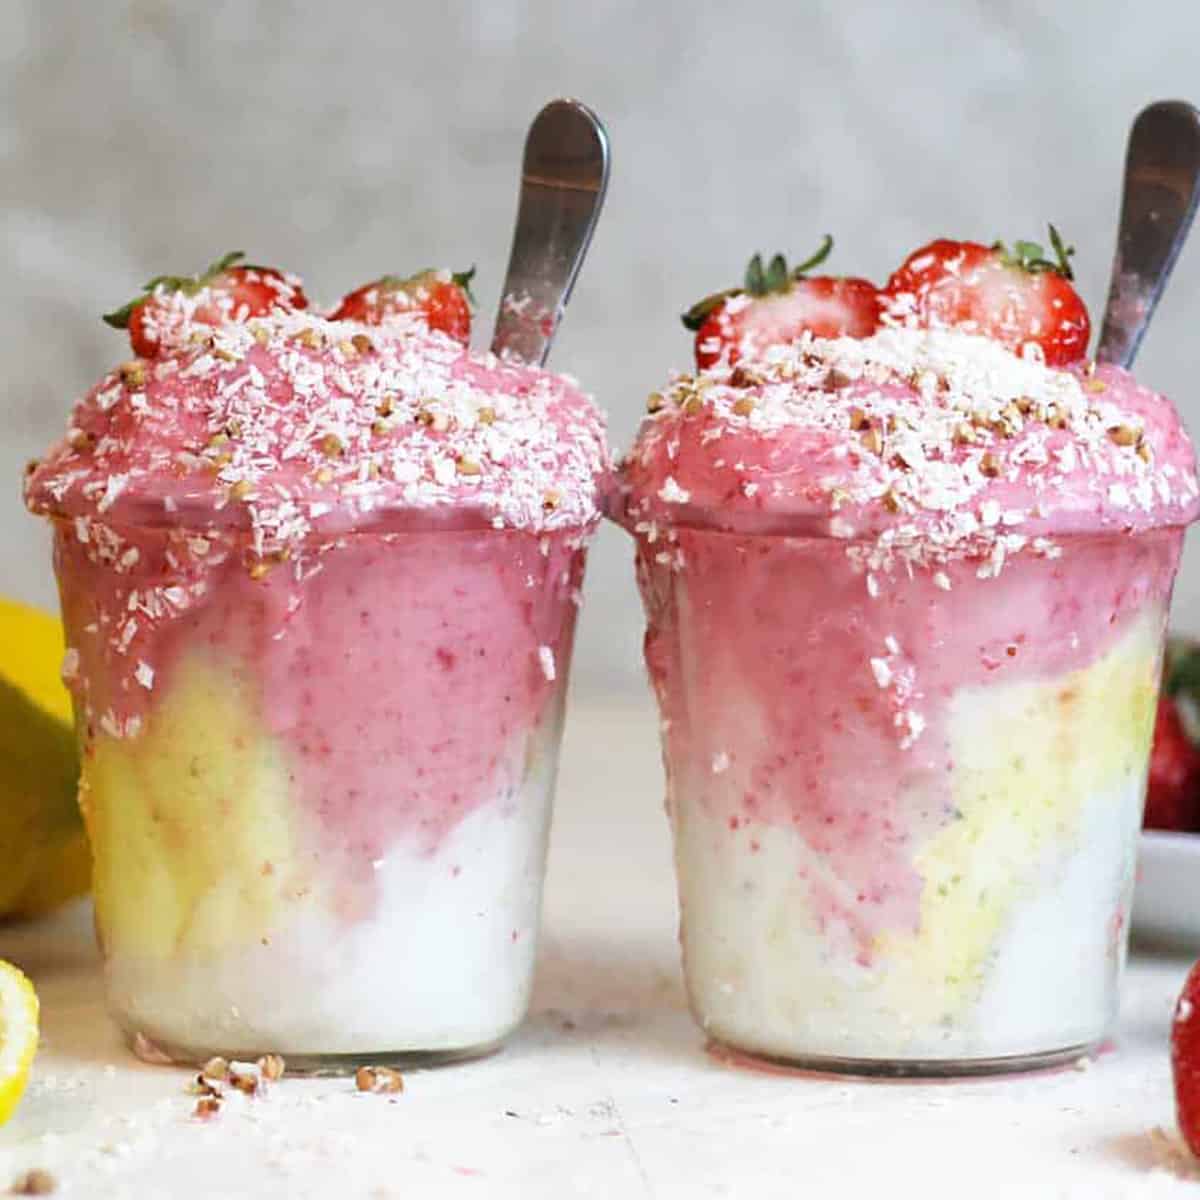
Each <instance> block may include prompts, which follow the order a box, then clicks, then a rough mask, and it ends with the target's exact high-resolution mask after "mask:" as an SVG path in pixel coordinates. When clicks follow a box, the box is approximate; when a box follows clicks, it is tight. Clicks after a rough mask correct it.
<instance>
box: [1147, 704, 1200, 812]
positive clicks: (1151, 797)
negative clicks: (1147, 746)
mask: <svg viewBox="0 0 1200 1200" xmlns="http://www.w3.org/2000/svg"><path fill="white" fill-rule="evenodd" d="M1145 825H1146V828H1147V829H1171V830H1176V831H1178V832H1188V831H1190V830H1197V829H1200V750H1197V749H1196V747H1195V746H1193V745H1192V743H1191V740H1190V739H1189V738H1188V735H1187V733H1186V731H1185V730H1184V727H1183V722H1182V721H1181V720H1180V719H1179V710H1178V709H1177V708H1176V704H1175V699H1174V697H1172V696H1169V695H1167V693H1166V692H1165V691H1164V692H1163V694H1162V695H1161V696H1160V697H1159V699H1158V716H1157V719H1156V720H1155V722H1154V747H1153V749H1152V750H1151V752H1150V780H1149V783H1148V785H1147V788H1146V819H1145Z"/></svg>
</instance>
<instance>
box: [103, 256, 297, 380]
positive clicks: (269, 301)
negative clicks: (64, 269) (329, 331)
mask: <svg viewBox="0 0 1200 1200" xmlns="http://www.w3.org/2000/svg"><path fill="white" fill-rule="evenodd" d="M243 258H245V255H244V254H243V253H242V251H240V250H235V251H233V253H231V254H226V255H225V256H224V257H223V258H219V259H217V261H216V262H214V263H212V264H211V265H210V266H209V267H208V268H207V269H206V270H205V271H203V272H201V273H200V274H199V275H159V276H157V277H156V278H154V279H151V280H150V282H149V283H147V284H146V285H145V287H144V288H143V292H144V294H143V295H141V296H138V297H137V298H136V299H133V300H130V301H129V303H128V304H125V305H123V306H122V307H121V308H118V309H116V311H114V312H110V313H105V315H104V321H105V323H106V324H108V325H111V326H112V327H113V328H114V329H128V330H129V342H130V345H131V346H132V347H133V352H134V353H135V354H136V355H138V356H139V357H140V358H154V357H155V355H157V354H158V352H159V350H160V349H161V348H162V340H163V334H164V332H166V330H167V329H168V328H169V327H170V326H171V325H173V324H176V323H178V317H177V316H173V315H172V314H171V312H170V302H169V299H168V298H169V297H170V296H171V295H172V294H176V293H178V294H182V295H184V296H189V297H195V298H196V300H197V303H196V305H195V307H194V308H193V309H192V311H191V313H190V315H189V317H188V319H189V320H190V321H191V322H193V323H198V324H201V325H214V326H217V325H224V324H226V323H228V322H242V321H248V320H249V319H250V318H251V317H261V316H265V315H266V314H267V313H270V312H274V311H276V310H281V311H284V312H292V311H296V310H298V309H303V308H307V307H308V298H307V297H306V296H305V295H304V292H303V290H302V289H301V287H300V282H299V280H297V279H295V278H294V277H290V276H287V275H284V274H283V273H282V272H281V271H277V270H275V268H274V267H259V266H252V265H250V264H249V263H243V262H242V261H241V260H242V259H243Z"/></svg>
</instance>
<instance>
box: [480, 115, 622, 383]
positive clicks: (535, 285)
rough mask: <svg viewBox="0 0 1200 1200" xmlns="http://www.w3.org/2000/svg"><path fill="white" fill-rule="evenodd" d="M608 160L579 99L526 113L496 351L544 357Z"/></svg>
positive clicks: (603, 140) (599, 131)
mask: <svg viewBox="0 0 1200 1200" xmlns="http://www.w3.org/2000/svg"><path fill="white" fill-rule="evenodd" d="M608 166H609V161H608V134H607V133H606V132H605V129H604V126H603V125H602V124H601V123H600V119H599V117H597V116H596V114H595V113H594V112H592V110H591V109H590V108H588V107H587V106H586V105H583V104H580V103H579V101H578V100H552V101H551V102H550V103H549V104H547V105H546V107H545V108H543V109H542V111H541V112H540V113H538V115H537V116H536V117H535V118H534V119H533V124H532V125H530V127H529V135H528V137H527V138H526V139H525V158H524V161H523V163H522V166H521V192H520V198H519V202H518V207H517V225H516V229H515V230H514V232H513V246H512V254H511V256H510V258H509V260H508V274H507V275H506V276H505V279H504V290H503V292H502V293H501V296H500V311H499V313H498V314H497V316H496V331H495V333H494V334H493V335H492V351H493V352H494V353H495V354H497V355H499V356H501V357H504V358H515V359H518V360H520V361H521V362H526V363H531V364H534V365H536V366H541V365H542V364H543V363H544V362H545V361H546V356H547V355H548V354H549V353H550V344H551V342H553V340H554V335H555V333H556V332H557V331H558V323H559V321H560V320H561V319H562V314H563V310H564V309H565V308H566V306H567V301H568V300H569V299H570V297H571V288H572V287H573V286H574V284H575V277H576V276H577V275H578V274H579V267H580V265H581V264H582V262H583V256H584V255H585V254H586V253H587V248H588V243H589V242H590V241H591V240H592V232H593V230H594V229H595V228H596V220H597V218H598V217H599V215H600V208H601V206H602V205H603V203H604V193H605V190H606V189H607V187H608Z"/></svg>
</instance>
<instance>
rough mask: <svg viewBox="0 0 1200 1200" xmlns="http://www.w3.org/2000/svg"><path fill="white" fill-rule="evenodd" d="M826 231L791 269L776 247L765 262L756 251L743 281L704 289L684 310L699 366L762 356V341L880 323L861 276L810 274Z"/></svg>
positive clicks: (823, 255) (854, 330)
mask: <svg viewBox="0 0 1200 1200" xmlns="http://www.w3.org/2000/svg"><path fill="white" fill-rule="evenodd" d="M832 249H833V238H831V237H830V236H829V235H828V234H826V236H825V237H824V239H823V240H822V242H821V245H820V247H819V248H818V249H817V251H816V253H814V254H813V255H812V256H811V257H809V258H807V259H806V260H805V261H804V262H802V263H801V264H800V265H799V266H798V267H795V268H792V269H789V268H788V265H787V260H786V259H785V258H784V256H783V255H782V254H776V255H775V256H774V258H772V259H771V260H770V262H769V263H767V264H766V265H765V266H764V265H763V260H762V256H761V255H759V254H756V255H755V256H754V257H753V258H752V259H751V260H750V265H749V266H748V267H747V268H746V277H745V279H744V281H743V283H742V286H741V287H737V288H729V289H727V290H726V291H723V292H717V293H715V294H714V295H711V296H706V297H705V298H704V299H703V300H701V301H699V302H698V303H697V304H694V305H693V306H692V307H691V308H689V309H688V311H687V312H686V313H684V314H683V324H684V326H685V327H686V328H687V329H690V330H693V331H695V334H696V365H697V366H698V367H699V368H701V369H702V370H703V369H705V368H708V367H711V366H714V365H715V364H717V363H720V362H724V363H727V364H729V365H730V366H732V365H733V364H734V363H736V362H737V361H738V360H739V359H742V358H752V357H755V356H757V355H760V354H761V353H762V352H763V351H764V350H765V349H766V348H767V347H768V346H772V345H777V344H783V343H787V342H793V341H795V340H796V339H797V338H798V337H800V335H801V334H803V333H805V332H808V333H811V334H812V335H813V336H814V337H822V338H834V337H869V336H870V335H871V334H872V333H874V332H875V330H876V328H877V327H878V324H879V295H878V291H877V290H876V287H875V285H874V284H873V283H871V282H870V281H869V280H866V279H855V278H842V277H837V276H831V275H810V274H809V272H810V271H812V270H813V269H814V268H815V267H819V266H820V265H821V264H822V263H824V261H825V260H826V259H827V258H828V257H829V253H830V251H831V250H832Z"/></svg>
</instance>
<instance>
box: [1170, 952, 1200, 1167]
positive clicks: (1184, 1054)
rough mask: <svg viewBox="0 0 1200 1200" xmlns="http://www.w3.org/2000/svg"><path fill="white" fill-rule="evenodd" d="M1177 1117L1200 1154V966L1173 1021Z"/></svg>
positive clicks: (1190, 974) (1186, 984)
mask: <svg viewBox="0 0 1200 1200" xmlns="http://www.w3.org/2000/svg"><path fill="white" fill-rule="evenodd" d="M1171 1073H1172V1075H1173V1076H1174V1077H1175V1116H1176V1119H1177V1120H1178V1121H1179V1131H1180V1133H1182V1134H1183V1138H1184V1141H1186V1142H1187V1144H1188V1146H1189V1147H1190V1149H1191V1151H1192V1153H1193V1154H1197V1155H1200V963H1197V964H1196V965H1195V966H1194V967H1192V969H1191V971H1190V972H1188V977H1187V979H1186V980H1185V981H1184V984H1183V991H1182V992H1180V993H1179V999H1178V1000H1177V1001H1176V1003H1175V1019H1174V1020H1173V1021H1172V1022H1171Z"/></svg>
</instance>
